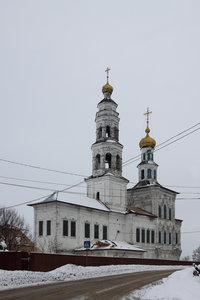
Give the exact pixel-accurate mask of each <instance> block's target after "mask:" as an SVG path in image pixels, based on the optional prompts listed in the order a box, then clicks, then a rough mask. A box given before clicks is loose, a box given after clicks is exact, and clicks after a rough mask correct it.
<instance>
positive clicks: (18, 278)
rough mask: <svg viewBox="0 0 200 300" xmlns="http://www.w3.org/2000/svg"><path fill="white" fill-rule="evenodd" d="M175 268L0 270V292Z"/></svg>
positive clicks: (129, 267) (77, 267) (64, 267)
mask: <svg viewBox="0 0 200 300" xmlns="http://www.w3.org/2000/svg"><path fill="white" fill-rule="evenodd" d="M177 268H179V269H180V267H178V266H146V265H145V266H144V265H110V266H100V267H81V266H75V265H69V264H68V265H64V266H62V267H60V268H58V269H55V270H53V271H50V272H31V271H5V270H0V290H2V289H10V288H16V287H24V286H29V285H41V284H47V283H51V282H57V281H70V280H79V279H86V278H94V277H102V276H109V275H116V274H122V273H132V272H143V271H149V270H167V269H177ZM199 279H200V278H199Z"/></svg>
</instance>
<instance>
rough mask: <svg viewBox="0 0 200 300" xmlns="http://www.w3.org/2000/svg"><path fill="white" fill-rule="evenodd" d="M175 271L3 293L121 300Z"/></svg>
mask: <svg viewBox="0 0 200 300" xmlns="http://www.w3.org/2000/svg"><path fill="white" fill-rule="evenodd" d="M174 271H175V270H165V271H146V272H138V273H129V274H122V275H114V276H106V277H98V278H91V279H83V280H76V281H68V282H58V283H52V284H47V285H40V286H31V287H26V288H18V289H12V290H7V291H1V292H0V299H2V300H15V299H18V300H25V299H26V300H63V299H65V300H92V299H95V300H98V299H101V300H108V299H109V300H111V299H112V300H119V299H121V298H122V297H123V296H125V295H128V294H129V293H130V292H132V291H134V290H135V289H138V288H140V287H142V286H144V285H146V284H149V283H152V282H154V281H157V280H160V279H161V278H164V277H168V276H169V275H170V274H172V273H173V272H174Z"/></svg>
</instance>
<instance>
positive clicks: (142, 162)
mask: <svg viewBox="0 0 200 300" xmlns="http://www.w3.org/2000/svg"><path fill="white" fill-rule="evenodd" d="M146 164H148V162H147V161H141V162H140V163H139V164H138V165H137V167H138V166H141V165H146ZM151 165H154V166H157V167H158V165H157V163H155V162H152V164H151Z"/></svg>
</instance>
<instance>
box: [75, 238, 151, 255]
mask: <svg viewBox="0 0 200 300" xmlns="http://www.w3.org/2000/svg"><path fill="white" fill-rule="evenodd" d="M75 250H76V251H84V250H85V248H78V249H75ZM89 250H91V251H94V250H127V251H140V252H146V250H144V249H142V248H139V247H136V246H135V245H132V244H129V243H127V242H125V241H109V240H99V241H97V242H95V243H94V244H92V245H91V247H90V248H89Z"/></svg>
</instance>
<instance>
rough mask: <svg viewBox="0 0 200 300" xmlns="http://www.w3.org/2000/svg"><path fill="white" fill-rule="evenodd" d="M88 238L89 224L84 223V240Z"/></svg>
mask: <svg viewBox="0 0 200 300" xmlns="http://www.w3.org/2000/svg"><path fill="white" fill-rule="evenodd" d="M89 237H90V224H89V223H85V238H89Z"/></svg>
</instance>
